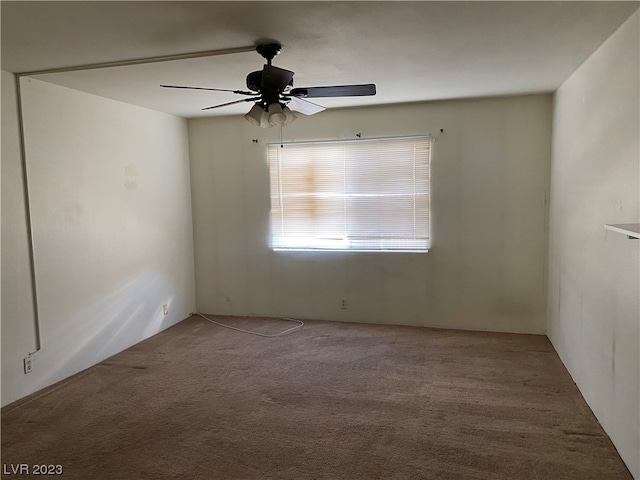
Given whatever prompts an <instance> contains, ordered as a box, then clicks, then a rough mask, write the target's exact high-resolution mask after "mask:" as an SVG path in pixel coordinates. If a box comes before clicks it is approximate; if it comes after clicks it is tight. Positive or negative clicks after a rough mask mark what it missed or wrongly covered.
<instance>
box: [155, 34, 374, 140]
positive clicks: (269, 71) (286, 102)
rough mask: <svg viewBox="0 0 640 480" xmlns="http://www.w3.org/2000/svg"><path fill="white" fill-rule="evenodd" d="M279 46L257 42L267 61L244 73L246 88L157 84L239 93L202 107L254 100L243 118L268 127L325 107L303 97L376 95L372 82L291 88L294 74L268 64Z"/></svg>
mask: <svg viewBox="0 0 640 480" xmlns="http://www.w3.org/2000/svg"><path fill="white" fill-rule="evenodd" d="M281 50H282V46H281V45H280V44H278V43H267V44H262V45H258V46H257V47H256V51H257V52H258V53H259V54H260V55H262V57H264V58H265V60H266V61H267V63H266V65H265V66H264V67H263V68H262V70H258V71H255V72H251V73H250V74H249V75H247V88H248V90H227V89H223V88H205V87H186V86H182V85H160V86H161V87H164V88H182V89H187V90H211V91H215V92H231V93H234V94H236V95H243V96H245V97H248V98H242V99H240V100H235V101H233V102H227V103H222V104H219V105H213V106H211V107H205V108H203V109H202V110H210V109H212V108H220V107H226V106H228V105H235V104H236V103H242V102H254V105H253V107H251V110H249V113H247V114H246V115H245V118H246V119H247V120H248V121H249V122H250V123H252V124H253V125H256V126H259V127H263V128H266V127H271V126H274V125H281V126H284V125H287V124H289V123H291V122H292V121H293V120H295V118H296V116H295V114H294V113H293V112H294V111H295V112H298V113H302V114H304V115H313V114H314V113H318V112H321V111H323V110H325V109H326V108H325V107H323V106H320V105H316V104H315V103H313V102H310V101H308V100H306V99H307V98H323V97H357V96H369V95H375V94H376V86H375V85H374V84H373V83H368V84H363V85H334V86H327V87H306V88H293V75H294V73H293V72H292V71H290V70H285V69H284V68H279V67H274V66H273V65H272V64H271V61H272V60H273V58H274V57H275V56H276V55H278V54H279V53H280V51H281Z"/></svg>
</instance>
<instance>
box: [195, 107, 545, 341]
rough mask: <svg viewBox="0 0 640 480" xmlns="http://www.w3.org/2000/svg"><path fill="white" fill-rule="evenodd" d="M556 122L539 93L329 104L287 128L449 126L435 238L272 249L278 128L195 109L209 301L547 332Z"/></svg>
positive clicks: (312, 131) (293, 135) (264, 310)
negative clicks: (412, 249)
mask: <svg viewBox="0 0 640 480" xmlns="http://www.w3.org/2000/svg"><path fill="white" fill-rule="evenodd" d="M550 121H551V96H549V95H539V96H524V97H508V98H491V99H478V100H461V101H448V102H433V103H426V104H410V105H398V106H388V107H375V108H362V109H345V110H331V109H329V110H327V111H325V112H322V113H321V114H318V115H315V116H311V117H304V116H301V118H299V119H298V120H297V121H295V122H294V123H292V124H291V125H290V126H288V127H285V128H284V130H283V135H284V139H285V141H287V140H309V139H330V138H355V135H356V133H359V132H361V133H362V136H363V137H375V136H389V135H408V134H418V133H425V132H430V131H434V130H437V129H440V128H443V129H444V130H445V134H444V135H441V136H439V137H438V138H437V140H436V143H435V150H434V154H433V163H432V178H433V181H432V214H433V216H432V235H433V243H432V245H433V247H432V250H431V251H430V252H429V253H427V254H401V253H388V254H387V253H317V252H315V253H309V252H306V253H303V252H296V253H283V252H272V251H270V250H269V248H268V236H269V177H268V167H267V163H266V152H265V147H266V143H268V142H274V141H275V142H277V141H278V140H279V130H278V129H275V128H274V129H269V130H262V129H259V128H256V127H253V126H251V125H249V124H248V123H247V122H246V121H245V120H244V119H243V118H242V117H226V118H209V119H193V120H190V121H189V148H190V153H191V181H192V204H193V218H194V240H195V255H196V286H197V293H196V298H197V308H198V311H200V312H203V313H212V314H233V315H274V316H291V317H298V318H311V319H328V320H349V321H357V322H373V323H389V324H395V323H397V324H410V325H429V326H439V327H451V328H464V329H479V330H498V331H509V332H530V333H544V332H545V328H546V317H545V294H546V293H545V276H546V272H545V264H546V263H545V258H546V257H545V255H546V251H545V248H546V238H547V233H546V205H545V193H546V192H545V190H546V188H547V186H548V166H549V160H550V136H551V125H550ZM252 139H258V142H259V143H257V144H256V143H253V142H252ZM341 298H346V299H347V300H348V309H347V310H341V309H340V299H341Z"/></svg>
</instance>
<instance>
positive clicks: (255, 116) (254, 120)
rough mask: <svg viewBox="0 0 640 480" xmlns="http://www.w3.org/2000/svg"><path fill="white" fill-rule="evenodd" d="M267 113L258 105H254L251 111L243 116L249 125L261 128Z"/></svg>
mask: <svg viewBox="0 0 640 480" xmlns="http://www.w3.org/2000/svg"><path fill="white" fill-rule="evenodd" d="M266 116H267V112H265V111H264V109H263V108H262V107H261V106H260V105H259V104H258V103H256V104H254V105H253V107H251V110H249V112H248V113H247V114H246V115H245V116H244V118H246V119H247V121H248V122H249V123H251V124H252V125H255V126H256V127H263V126H264V123H266V122H265V120H266Z"/></svg>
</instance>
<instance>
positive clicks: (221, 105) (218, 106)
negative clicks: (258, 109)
mask: <svg viewBox="0 0 640 480" xmlns="http://www.w3.org/2000/svg"><path fill="white" fill-rule="evenodd" d="M257 100H260V97H255V98H243V99H242V100H234V101H233V102H227V103H221V104H219V105H212V106H210V107H204V108H203V109H202V110H211V109H212V108H220V107H227V106H229V105H235V104H236V103H242V102H255V101H257Z"/></svg>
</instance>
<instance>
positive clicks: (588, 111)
mask: <svg viewBox="0 0 640 480" xmlns="http://www.w3.org/2000/svg"><path fill="white" fill-rule="evenodd" d="M639 15H640V14H639V13H638V12H636V13H635V14H634V15H633V16H632V17H631V18H630V19H629V20H628V21H627V22H626V23H625V24H623V25H622V27H620V29H619V30H618V31H617V32H616V33H615V34H614V35H613V36H612V37H611V38H609V39H608V40H607V41H606V42H605V43H604V44H603V45H602V46H601V47H600V49H599V50H597V51H596V52H595V53H594V54H593V56H592V57H591V58H589V60H588V61H587V62H586V63H584V64H583V65H582V66H581V67H580V68H579V69H578V70H577V71H576V72H575V73H574V74H573V75H572V76H571V77H570V78H569V79H568V80H567V81H566V82H565V83H564V84H563V85H562V86H561V87H560V88H559V89H558V91H557V92H556V95H555V104H554V112H553V123H554V127H553V153H552V169H551V179H552V181H551V206H550V223H549V229H550V244H549V300H548V301H549V325H548V335H549V338H550V339H551V341H552V342H553V344H554V346H555V348H556V350H557V351H558V354H559V355H560V357H561V358H562V360H563V362H564V363H565V365H566V366H567V368H568V370H569V372H570V373H571V375H572V376H573V378H574V380H575V382H576V383H577V385H578V387H579V388H580V390H581V392H582V394H583V395H584V397H585V399H586V401H587V402H588V403H589V405H590V406H591V408H592V409H593V411H594V413H595V415H596V416H597V417H598V419H599V420H600V423H601V424H602V426H603V427H604V429H605V430H606V431H607V433H608V434H609V436H610V437H611V439H612V440H613V442H614V444H615V445H616V447H617V448H618V451H619V452H620V454H621V456H622V458H623V459H624V460H625V462H626V463H627V465H628V466H629V468H630V470H631V472H632V473H633V475H634V476H635V478H636V479H637V478H640V465H639V457H640V443H639V434H640V427H639V423H638V422H639V420H638V417H639V415H640V413H639V412H640V403H639V402H640V399H639V396H638V382H639V375H640V372H639V362H640V359H639V357H638V348H639V344H638V340H639V336H638V335H639V328H638V325H639V323H640V310H639V305H638V298H639V293H640V283H639V277H640V265H639V252H640V241H637V240H628V239H627V238H626V236H624V235H621V234H618V233H614V232H610V231H605V230H604V228H603V225H604V224H605V223H634V222H638V221H639V219H640V188H639V178H638V176H639V174H640V171H639V168H638V163H639V159H640V150H639V146H638V137H639V135H640V123H639V108H640V98H639V90H640V85H639V82H638V76H639V73H640V66H639V60H638V59H639V57H640V51H639V39H640V32H639V28H638V23H639V22H638V19H639Z"/></svg>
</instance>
